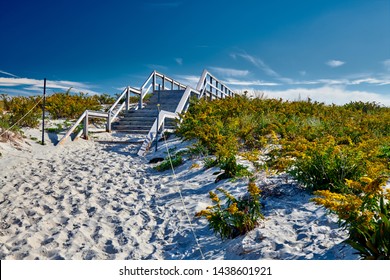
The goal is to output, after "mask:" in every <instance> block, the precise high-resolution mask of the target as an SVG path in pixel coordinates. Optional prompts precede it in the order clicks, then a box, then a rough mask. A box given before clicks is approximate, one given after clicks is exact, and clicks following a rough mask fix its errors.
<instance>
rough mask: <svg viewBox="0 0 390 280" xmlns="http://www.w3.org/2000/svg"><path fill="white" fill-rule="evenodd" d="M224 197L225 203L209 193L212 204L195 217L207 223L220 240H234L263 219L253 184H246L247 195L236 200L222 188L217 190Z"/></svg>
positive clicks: (257, 194)
mask: <svg viewBox="0 0 390 280" xmlns="http://www.w3.org/2000/svg"><path fill="white" fill-rule="evenodd" d="M217 190H218V191H219V192H221V193H222V194H223V195H224V196H225V200H226V202H225V203H224V204H223V201H222V200H221V199H220V198H219V197H218V195H217V194H216V193H214V192H212V191H210V193H209V195H210V198H211V200H212V201H213V202H214V205H213V206H210V207H208V208H207V209H206V210H202V211H200V212H198V213H197V214H196V217H204V218H206V219H207V220H208V222H209V227H210V228H211V229H212V230H213V231H214V233H215V234H217V235H219V236H220V237H221V238H222V239H226V238H235V237H237V236H239V235H243V234H245V233H246V232H248V231H251V230H252V229H254V228H255V227H256V226H257V225H258V222H259V219H260V218H262V217H263V215H262V214H261V204H260V189H259V188H258V187H257V186H256V184H255V183H254V182H252V181H251V182H250V183H249V184H248V193H247V194H246V195H245V196H243V197H241V198H239V199H237V198H235V197H234V196H233V195H231V194H230V193H229V192H227V191H226V190H223V189H222V188H218V189H217Z"/></svg>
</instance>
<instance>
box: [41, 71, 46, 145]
mask: <svg viewBox="0 0 390 280" xmlns="http://www.w3.org/2000/svg"><path fill="white" fill-rule="evenodd" d="M45 103H46V78H45V79H44V80H43V103H42V145H45V105H46V104H45Z"/></svg>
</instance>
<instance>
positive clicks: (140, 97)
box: [138, 88, 144, 109]
mask: <svg viewBox="0 0 390 280" xmlns="http://www.w3.org/2000/svg"><path fill="white" fill-rule="evenodd" d="M143 98H144V89H143V88H141V94H140V96H139V101H138V109H142V102H143V101H142V99H143Z"/></svg>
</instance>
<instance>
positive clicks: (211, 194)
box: [209, 191, 221, 203]
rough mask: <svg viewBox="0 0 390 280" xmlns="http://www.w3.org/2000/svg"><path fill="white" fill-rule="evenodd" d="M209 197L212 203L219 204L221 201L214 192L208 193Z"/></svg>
mask: <svg viewBox="0 0 390 280" xmlns="http://www.w3.org/2000/svg"><path fill="white" fill-rule="evenodd" d="M209 195H210V198H211V200H212V201H214V202H216V203H219V202H220V201H221V200H220V199H219V197H218V195H217V194H216V193H215V192H212V191H210V192H209Z"/></svg>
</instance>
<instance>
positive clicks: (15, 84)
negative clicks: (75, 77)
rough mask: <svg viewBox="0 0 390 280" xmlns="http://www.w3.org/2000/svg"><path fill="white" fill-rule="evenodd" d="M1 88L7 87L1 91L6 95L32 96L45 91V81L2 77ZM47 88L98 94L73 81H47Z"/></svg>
mask: <svg viewBox="0 0 390 280" xmlns="http://www.w3.org/2000/svg"><path fill="white" fill-rule="evenodd" d="M0 87H5V89H4V88H3V89H1V90H2V92H4V93H7V92H9V93H12V90H11V89H13V92H16V91H15V90H17V92H19V93H21V94H22V93H23V92H24V94H25V95H31V94H37V92H38V93H39V94H40V93H41V92H42V90H43V80H37V79H30V78H14V77H12V78H5V77H0ZM46 88H47V89H51V90H62V91H66V90H68V89H69V88H72V90H71V91H72V92H77V93H78V92H85V93H89V94H98V93H97V92H95V91H93V90H92V89H91V88H92V86H90V85H88V84H85V83H80V82H73V81H52V80H47V82H46Z"/></svg>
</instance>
